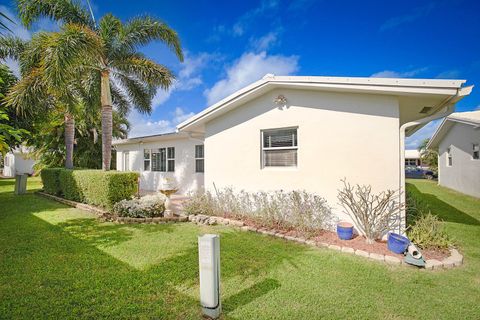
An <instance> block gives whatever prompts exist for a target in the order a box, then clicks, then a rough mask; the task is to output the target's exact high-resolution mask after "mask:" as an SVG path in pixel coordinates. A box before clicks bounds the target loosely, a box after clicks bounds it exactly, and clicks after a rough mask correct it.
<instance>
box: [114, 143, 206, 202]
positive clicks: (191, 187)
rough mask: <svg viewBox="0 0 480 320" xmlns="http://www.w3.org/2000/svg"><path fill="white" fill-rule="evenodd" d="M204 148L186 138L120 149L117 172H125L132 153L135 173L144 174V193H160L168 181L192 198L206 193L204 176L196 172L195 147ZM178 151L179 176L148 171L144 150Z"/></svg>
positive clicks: (141, 185) (177, 171)
mask: <svg viewBox="0 0 480 320" xmlns="http://www.w3.org/2000/svg"><path fill="white" fill-rule="evenodd" d="M198 144H203V143H202V142H200V141H196V140H189V139H186V138H179V139H171V140H166V141H158V142H150V143H144V144H138V143H137V144H126V145H117V146H116V150H117V169H118V170H120V171H124V170H125V169H126V168H124V165H123V156H124V152H126V151H128V152H129V158H130V159H129V163H130V168H127V169H128V170H131V171H138V172H140V189H141V190H146V191H158V189H159V187H160V185H161V183H162V181H163V180H164V179H165V178H170V179H173V180H174V181H175V183H176V185H177V186H178V187H179V191H178V193H179V194H188V193H189V192H195V191H197V190H201V189H203V173H196V172H195V145H198ZM167 147H175V172H156V171H145V170H144V165H143V157H144V155H143V150H144V149H155V148H157V149H158V148H167Z"/></svg>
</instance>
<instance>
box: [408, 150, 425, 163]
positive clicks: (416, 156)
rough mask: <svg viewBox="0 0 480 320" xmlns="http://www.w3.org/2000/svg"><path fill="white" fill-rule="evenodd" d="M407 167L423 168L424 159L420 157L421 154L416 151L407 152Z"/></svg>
mask: <svg viewBox="0 0 480 320" xmlns="http://www.w3.org/2000/svg"><path fill="white" fill-rule="evenodd" d="M405 165H406V166H415V167H421V166H422V159H421V157H420V152H419V151H418V150H415V149H407V150H405Z"/></svg>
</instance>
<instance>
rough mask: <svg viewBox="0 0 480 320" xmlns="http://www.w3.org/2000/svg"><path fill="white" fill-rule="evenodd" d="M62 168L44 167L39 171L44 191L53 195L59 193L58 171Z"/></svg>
mask: <svg viewBox="0 0 480 320" xmlns="http://www.w3.org/2000/svg"><path fill="white" fill-rule="evenodd" d="M62 170H63V169H62V168H44V169H42V171H41V172H40V177H41V179H42V183H43V190H44V191H45V192H46V193H49V194H53V195H60V194H61V190H62V189H61V188H60V172H61V171H62Z"/></svg>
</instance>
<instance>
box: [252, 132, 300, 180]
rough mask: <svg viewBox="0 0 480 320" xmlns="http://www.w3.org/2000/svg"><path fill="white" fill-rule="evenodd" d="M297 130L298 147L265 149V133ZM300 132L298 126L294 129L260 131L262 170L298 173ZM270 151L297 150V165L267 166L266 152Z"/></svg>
mask: <svg viewBox="0 0 480 320" xmlns="http://www.w3.org/2000/svg"><path fill="white" fill-rule="evenodd" d="M293 129H295V130H297V145H296V146H292V147H273V148H272V147H267V148H265V147H264V133H265V132H268V131H275V130H293ZM298 132H299V127H298V126H293V127H280V128H269V129H261V130H260V168H261V169H262V170H265V171H270V170H272V171H275V170H280V171H296V170H298V167H299V165H298V150H299V149H298V135H299V134H298ZM268 150H297V163H296V165H295V166H289V167H287V166H265V152H264V151H268Z"/></svg>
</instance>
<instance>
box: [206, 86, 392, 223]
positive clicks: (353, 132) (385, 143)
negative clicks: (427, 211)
mask: <svg viewBox="0 0 480 320" xmlns="http://www.w3.org/2000/svg"><path fill="white" fill-rule="evenodd" d="M279 94H283V95H284V96H285V97H286V98H287V100H288V103H287V107H286V108H282V109H281V108H278V107H277V106H276V105H274V103H273V99H274V97H276V96H278V95H279ZM398 117H399V107H398V101H397V99H396V98H395V97H391V96H380V95H367V94H347V93H334V92H330V93H327V92H323V93H322V92H315V91H307V90H294V89H291V90H285V89H284V90H273V91H270V92H268V93H266V94H265V95H263V96H261V97H258V98H256V99H254V100H252V101H250V102H247V103H246V104H245V105H243V106H240V107H238V108H236V109H235V110H233V111H230V112H228V113H226V114H224V115H222V116H220V117H219V118H216V119H214V120H212V121H210V122H209V123H207V124H206V126H205V130H206V131H205V132H206V133H205V188H206V189H209V190H212V187H213V184H214V183H215V185H216V187H217V188H223V187H227V186H231V187H234V188H235V189H236V190H239V189H244V190H248V191H256V190H264V191H269V190H279V189H283V190H294V189H296V190H299V189H303V190H307V191H309V192H313V193H316V194H318V195H320V196H323V197H324V198H325V199H326V200H327V201H328V204H329V205H330V206H331V207H332V208H333V211H334V212H335V213H337V215H338V216H339V217H340V218H341V219H346V216H345V215H343V214H342V213H341V209H340V208H339V206H338V201H337V194H338V192H337V190H338V189H339V188H341V187H342V183H341V181H340V180H341V179H342V178H347V180H348V181H349V182H350V183H360V184H371V185H372V187H373V189H374V190H375V191H381V190H385V189H394V190H397V189H398V188H399V181H400V176H399V156H400V155H399V119H398ZM297 126H298V167H297V168H264V169H262V168H261V130H264V129H274V128H283V127H297ZM347 220H348V219H347Z"/></svg>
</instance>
